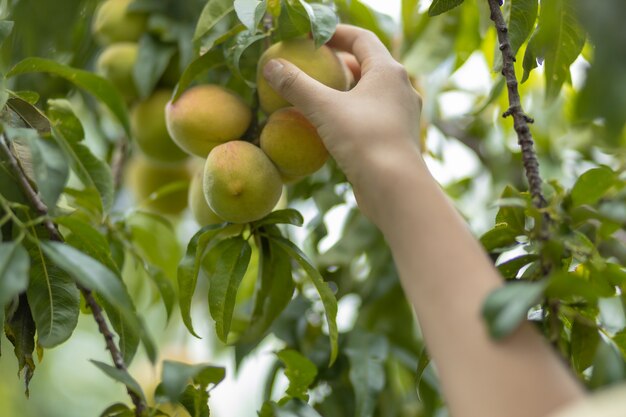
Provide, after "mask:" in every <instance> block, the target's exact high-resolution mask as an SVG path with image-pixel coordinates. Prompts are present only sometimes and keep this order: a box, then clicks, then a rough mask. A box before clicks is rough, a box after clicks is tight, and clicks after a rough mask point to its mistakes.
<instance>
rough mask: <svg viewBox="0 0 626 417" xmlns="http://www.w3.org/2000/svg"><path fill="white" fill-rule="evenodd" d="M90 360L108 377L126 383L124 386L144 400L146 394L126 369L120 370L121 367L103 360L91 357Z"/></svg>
mask: <svg viewBox="0 0 626 417" xmlns="http://www.w3.org/2000/svg"><path fill="white" fill-rule="evenodd" d="M90 362H91V363H93V364H94V365H96V367H98V369H100V370H101V371H102V372H104V373H105V374H107V375H108V376H109V377H111V378H113V379H114V380H116V381H117V382H121V383H122V384H124V385H126V387H127V388H128V389H129V390H131V391H132V392H133V393H135V394H137V396H139V398H141V399H142V400H144V401H145V400H146V396H145V394H144V393H143V390H142V389H141V386H139V383H138V382H137V381H136V380H135V379H134V378H133V377H132V376H131V375H130V374H129V373H128V371H122V370H121V369H117V368H115V367H113V366H111V365H108V364H106V363H104V362H100V361H96V360H93V359H92V360H91V361H90Z"/></svg>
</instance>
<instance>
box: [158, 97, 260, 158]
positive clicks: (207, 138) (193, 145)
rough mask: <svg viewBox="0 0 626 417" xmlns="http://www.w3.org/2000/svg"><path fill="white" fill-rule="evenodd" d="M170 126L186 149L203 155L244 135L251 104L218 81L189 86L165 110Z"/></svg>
mask: <svg viewBox="0 0 626 417" xmlns="http://www.w3.org/2000/svg"><path fill="white" fill-rule="evenodd" d="M165 120H166V122H167V130H168V131H169V132H170V136H171V137H172V139H174V142H176V143H177V144H178V146H180V147H181V148H182V149H183V150H184V151H185V152H187V153H189V154H192V155H197V156H200V157H203V158H206V156H207V155H208V154H209V152H210V151H211V149H213V148H215V147H216V146H217V145H219V144H221V143H224V142H228V141H231V140H236V139H241V136H242V135H243V134H244V133H245V132H246V130H248V126H249V125H250V122H251V121H252V111H251V110H250V107H249V106H248V105H247V104H246V103H245V102H244V101H243V100H242V99H241V98H240V97H238V96H237V95H235V94H234V93H232V92H230V91H228V90H226V89H225V88H223V87H221V86H218V85H200V86H197V87H194V88H192V89H190V90H187V91H186V92H185V93H184V94H183V95H182V96H181V97H180V98H179V99H178V100H176V101H174V102H171V101H170V102H169V103H168V104H167V107H166V110H165Z"/></svg>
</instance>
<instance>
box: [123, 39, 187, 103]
mask: <svg viewBox="0 0 626 417" xmlns="http://www.w3.org/2000/svg"><path fill="white" fill-rule="evenodd" d="M175 53H176V47H174V46H172V45H165V44H163V43H160V42H158V41H157V40H156V39H154V38H153V37H152V36H150V35H147V36H142V37H141V39H139V52H138V55H137V62H136V64H135V67H134V68H133V78H134V81H135V85H136V86H137V90H138V92H139V96H140V97H141V98H146V97H148V96H149V95H150V93H151V92H152V91H153V90H154V87H155V86H156V85H157V83H158V82H159V80H160V79H161V77H162V76H163V73H164V72H165V69H166V68H167V66H168V64H169V63H170V61H171V60H172V57H173V56H174V54H175Z"/></svg>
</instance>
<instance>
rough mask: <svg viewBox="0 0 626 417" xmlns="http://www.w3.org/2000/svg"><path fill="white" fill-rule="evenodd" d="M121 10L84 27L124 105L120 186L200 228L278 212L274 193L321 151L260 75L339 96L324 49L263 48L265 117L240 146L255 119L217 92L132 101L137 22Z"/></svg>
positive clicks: (164, 92)
mask: <svg viewBox="0 0 626 417" xmlns="http://www.w3.org/2000/svg"><path fill="white" fill-rule="evenodd" d="M129 3H130V0H107V1H105V2H104V3H103V4H102V5H101V6H100V8H99V10H98V12H97V14H96V17H95V19H94V26H93V27H94V32H95V35H96V36H97V38H98V39H100V41H101V42H103V43H104V44H105V45H107V46H106V48H105V50H104V51H103V52H102V54H101V55H100V58H99V60H98V70H99V71H100V72H101V73H102V74H103V75H104V76H105V77H107V78H108V79H109V80H110V81H111V82H112V83H113V84H114V85H115V86H116V87H117V88H118V89H119V90H120V91H121V92H122V93H123V94H124V96H125V97H126V99H127V100H128V101H129V102H130V103H133V107H132V112H131V131H132V134H133V137H134V141H135V143H136V144H137V147H138V148H139V151H140V152H139V154H138V155H136V156H135V157H134V158H133V160H132V161H131V164H130V167H129V173H128V176H127V178H128V183H129V186H130V188H131V189H132V190H133V191H134V193H135V196H136V198H137V199H138V200H140V201H141V200H144V201H148V202H149V203H148V204H149V207H150V208H151V209H153V210H156V211H159V212H162V213H164V214H177V213H180V212H181V211H182V210H184V209H185V207H186V206H187V205H189V207H190V209H191V211H192V213H193V215H194V217H195V218H196V220H197V221H198V223H199V224H201V225H208V224H217V223H222V222H225V221H226V222H230V223H248V222H251V221H255V220H259V219H261V218H263V217H265V216H266V215H267V214H269V213H270V212H271V211H272V210H273V209H274V207H275V206H276V204H277V203H278V201H279V199H280V197H281V194H282V192H283V184H285V183H290V182H295V181H298V180H299V179H301V178H304V177H306V176H308V175H310V174H312V173H314V172H315V171H317V170H318V169H319V168H321V167H322V166H323V165H324V163H325V162H326V160H327V159H328V152H327V151H326V148H325V147H324V144H323V142H322V140H321V138H320V137H319V135H318V133H317V130H316V129H315V127H314V126H313V125H312V124H311V123H310V122H309V121H308V120H307V119H306V118H305V117H304V116H303V115H302V114H301V113H300V112H299V111H298V110H297V109H296V108H294V107H291V105H290V103H288V102H287V101H286V100H285V99H283V98H282V97H281V96H279V95H278V94H277V93H276V92H275V91H274V90H273V89H272V88H271V87H270V86H269V84H268V83H267V81H266V80H265V78H264V77H263V75H262V71H263V66H264V65H265V64H266V63H267V62H268V61H269V60H270V59H274V58H283V59H286V60H288V61H290V62H292V63H294V64H295V65H297V66H298V67H299V68H301V69H302V70H303V71H304V72H306V73H307V74H309V75H310V76H311V77H313V78H315V79H317V80H318V81H320V82H322V83H324V84H326V85H328V86H329V87H332V88H335V89H337V90H345V89H347V88H348V75H347V74H348V71H347V69H346V68H345V66H344V64H343V63H342V62H341V60H340V59H339V58H338V57H337V56H336V54H335V53H334V52H333V51H332V50H331V49H330V48H328V47H326V46H322V47H320V48H315V45H314V43H313V41H312V40H310V39H306V38H301V39H292V40H287V41H282V42H278V43H276V44H274V45H272V46H271V47H269V48H268V49H267V50H266V51H265V52H264V53H263V55H262V56H261V58H260V60H259V62H258V70H257V74H258V75H257V93H258V97H259V103H260V108H261V110H262V111H263V113H264V114H265V115H266V116H267V118H266V120H264V121H263V123H262V124H261V125H260V129H259V130H260V134H259V135H258V137H256V138H252V140H251V141H248V140H250V139H249V138H248V140H242V137H244V134H245V133H246V132H247V131H248V129H249V128H250V125H251V123H252V122H253V120H254V119H256V117H254V116H256V115H253V109H251V108H250V106H249V105H248V104H247V103H246V102H245V101H244V100H243V99H242V98H241V97H239V96H237V95H236V94H235V93H234V92H232V91H229V90H227V89H226V88H224V87H222V86H220V85H215V84H202V85H196V86H194V87H192V88H190V89H188V90H187V91H185V92H184V93H183V94H182V95H180V97H178V98H177V99H176V100H172V99H171V97H172V90H171V87H170V88H163V87H158V88H157V89H156V90H155V91H154V92H153V93H152V95H151V96H150V97H148V98H147V99H145V100H143V101H139V102H137V101H136V96H137V94H136V88H135V84H134V81H133V79H134V78H133V75H132V72H133V68H134V65H135V62H136V59H137V39H138V38H139V36H141V34H142V33H143V32H144V31H145V25H146V20H145V19H146V18H145V16H142V15H141V14H139V13H133V12H131V11H128V10H127V9H128V5H129ZM171 73H176V68H174V69H173V70H170V69H169V68H168V70H166V71H165V74H164V76H163V80H162V82H161V84H162V85H167V84H168V81H169V80H168V78H171ZM170 85H171V82H170ZM190 155H191V156H192V158H190V157H189V156H190ZM185 181H187V182H189V181H190V185H189V187H188V194H187V195H184V194H183V195H181V191H178V192H172V193H169V194H167V195H164V196H163V197H161V198H159V197H158V196H157V198H156V199H155V198H152V199H151V196H152V197H154V195H153V193H155V192H156V191H158V190H159V189H162V188H163V186H165V185H167V184H168V183H173V182H185ZM185 192H187V190H185Z"/></svg>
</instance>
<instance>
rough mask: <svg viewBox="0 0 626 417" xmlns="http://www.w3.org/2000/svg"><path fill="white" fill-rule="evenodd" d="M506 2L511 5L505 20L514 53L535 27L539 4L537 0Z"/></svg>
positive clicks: (512, 0)
mask: <svg viewBox="0 0 626 417" xmlns="http://www.w3.org/2000/svg"><path fill="white" fill-rule="evenodd" d="M507 4H509V5H510V7H511V9H510V14H509V19H508V22H507V23H508V25H507V26H508V28H509V32H508V33H509V42H510V43H511V49H512V50H513V54H514V55H515V54H517V51H518V50H519V48H520V47H521V46H522V45H523V44H524V42H526V39H528V37H529V36H530V34H531V32H532V30H533V28H534V27H535V22H536V20H537V11H538V8H539V4H538V1H537V0H511V1H510V2H507ZM501 56H502V55H500V57H501Z"/></svg>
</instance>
